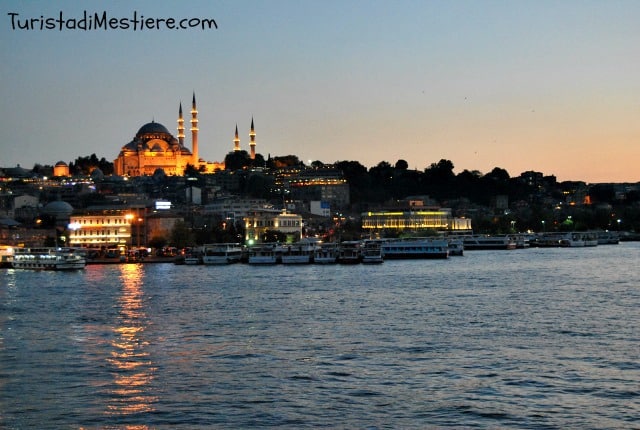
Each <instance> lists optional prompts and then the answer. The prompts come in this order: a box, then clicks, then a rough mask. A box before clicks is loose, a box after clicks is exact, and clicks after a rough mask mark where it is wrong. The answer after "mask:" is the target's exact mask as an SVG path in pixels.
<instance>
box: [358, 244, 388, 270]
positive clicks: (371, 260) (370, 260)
mask: <svg viewBox="0 0 640 430" xmlns="http://www.w3.org/2000/svg"><path fill="white" fill-rule="evenodd" d="M381 245H382V242H381V241H379V240H365V241H364V243H363V244H362V248H360V255H361V256H362V263H363V264H380V263H382V262H383V261H384V259H383V258H382V246H381Z"/></svg>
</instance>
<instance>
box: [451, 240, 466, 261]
mask: <svg viewBox="0 0 640 430" xmlns="http://www.w3.org/2000/svg"><path fill="white" fill-rule="evenodd" d="M448 249H449V256H450V257H451V256H457V257H462V256H463V255H464V244H463V243H462V240H460V239H453V238H450V239H448Z"/></svg>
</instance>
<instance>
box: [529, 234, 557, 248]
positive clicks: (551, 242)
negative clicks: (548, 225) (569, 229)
mask: <svg viewBox="0 0 640 430" xmlns="http://www.w3.org/2000/svg"><path fill="white" fill-rule="evenodd" d="M563 238H564V235H563V234H560V233H555V232H554V233H540V234H538V235H537V236H536V238H535V239H534V240H533V241H532V242H531V245H532V246H536V247H538V248H557V247H560V246H561V241H562V239H563Z"/></svg>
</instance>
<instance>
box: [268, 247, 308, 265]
mask: <svg viewBox="0 0 640 430" xmlns="http://www.w3.org/2000/svg"><path fill="white" fill-rule="evenodd" d="M313 251H314V246H313V245H312V244H310V243H301V242H298V243H292V244H288V245H282V246H280V247H278V249H277V250H276V253H277V255H278V257H280V262H281V263H282V264H310V263H311V262H312V261H313Z"/></svg>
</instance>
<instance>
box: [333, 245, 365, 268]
mask: <svg viewBox="0 0 640 430" xmlns="http://www.w3.org/2000/svg"><path fill="white" fill-rule="evenodd" d="M360 245H361V243H360V241H359V240H347V241H344V242H340V246H339V247H338V263H340V264H359V263H360V261H361V258H360V257H361V255H360Z"/></svg>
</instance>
